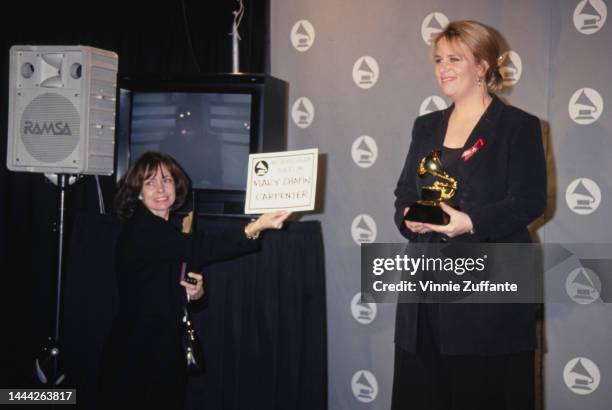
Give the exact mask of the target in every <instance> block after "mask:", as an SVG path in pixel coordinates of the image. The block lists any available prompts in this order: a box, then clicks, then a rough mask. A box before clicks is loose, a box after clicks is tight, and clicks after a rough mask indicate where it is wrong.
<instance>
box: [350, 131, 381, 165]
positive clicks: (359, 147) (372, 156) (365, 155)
mask: <svg viewBox="0 0 612 410" xmlns="http://www.w3.org/2000/svg"><path fill="white" fill-rule="evenodd" d="M351 156H352V157H353V161H354V162H355V164H357V166H359V167H361V168H369V167H371V166H372V165H374V163H375V162H376V158H378V145H376V141H374V138H372V137H370V136H368V135H362V136H360V137H357V139H356V140H355V141H354V142H353V146H352V147H351Z"/></svg>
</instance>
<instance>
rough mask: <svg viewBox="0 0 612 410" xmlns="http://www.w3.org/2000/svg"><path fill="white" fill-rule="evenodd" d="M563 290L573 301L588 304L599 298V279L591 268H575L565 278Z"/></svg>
mask: <svg viewBox="0 0 612 410" xmlns="http://www.w3.org/2000/svg"><path fill="white" fill-rule="evenodd" d="M565 291H566V292H567V294H568V296H569V297H570V298H571V299H572V300H573V301H574V302H576V303H579V304H581V305H588V304H590V303H593V302H595V301H596V300H599V294H600V292H601V280H600V279H599V276H597V274H596V273H595V272H593V271H592V270H591V269H588V268H583V267H580V268H576V269H574V270H573V271H571V272H570V274H569V275H568V276H567V279H566V280H565Z"/></svg>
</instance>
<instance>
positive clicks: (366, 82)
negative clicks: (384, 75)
mask: <svg viewBox="0 0 612 410" xmlns="http://www.w3.org/2000/svg"><path fill="white" fill-rule="evenodd" d="M379 72H380V70H379V69H378V63H377V62H376V60H375V59H374V57H370V56H362V57H359V58H358V59H357V61H355V64H353V81H354V82H355V84H356V85H357V87H359V88H363V89H368V88H371V87H373V86H374V84H376V81H378V74H379Z"/></svg>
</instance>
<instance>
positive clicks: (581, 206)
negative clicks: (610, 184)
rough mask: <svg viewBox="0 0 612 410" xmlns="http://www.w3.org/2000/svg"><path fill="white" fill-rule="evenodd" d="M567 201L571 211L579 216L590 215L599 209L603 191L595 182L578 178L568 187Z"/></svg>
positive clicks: (566, 192)
mask: <svg viewBox="0 0 612 410" xmlns="http://www.w3.org/2000/svg"><path fill="white" fill-rule="evenodd" d="M565 201H566V202H567V206H568V207H569V209H571V210H572V211H574V212H575V213H577V214H578V215H588V214H590V213H593V212H595V210H596V209H597V207H599V204H600V203H601V191H600V190H599V186H598V185H597V184H596V183H595V181H592V180H590V179H588V178H578V179H575V180H573V181H572V182H571V183H570V184H569V185H568V186H567V190H566V191H565Z"/></svg>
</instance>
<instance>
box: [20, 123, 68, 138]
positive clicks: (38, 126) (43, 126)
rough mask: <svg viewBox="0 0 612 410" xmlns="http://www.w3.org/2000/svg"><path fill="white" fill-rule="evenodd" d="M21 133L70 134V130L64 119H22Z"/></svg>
mask: <svg viewBox="0 0 612 410" xmlns="http://www.w3.org/2000/svg"><path fill="white" fill-rule="evenodd" d="M23 135H72V131H70V126H69V125H68V123H67V122H64V121H44V122H42V123H39V122H34V121H24V125H23Z"/></svg>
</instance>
